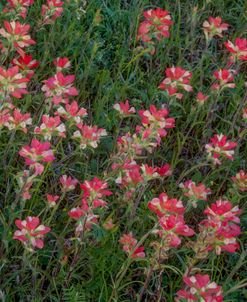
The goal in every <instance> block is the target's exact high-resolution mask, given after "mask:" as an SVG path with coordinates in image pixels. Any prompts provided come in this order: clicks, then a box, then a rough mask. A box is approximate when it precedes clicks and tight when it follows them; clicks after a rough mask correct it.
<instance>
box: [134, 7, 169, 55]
mask: <svg viewBox="0 0 247 302" xmlns="http://www.w3.org/2000/svg"><path fill="white" fill-rule="evenodd" d="M143 16H144V18H145V21H142V22H141V23H140V25H139V28H138V35H137V39H138V40H141V41H142V42H143V43H144V45H145V46H146V47H148V49H149V51H150V53H151V54H154V53H155V46H154V40H158V41H160V40H161V39H162V38H169V36H170V33H169V30H170V26H171V25H172V24H173V22H172V20H171V16H170V14H169V12H168V11H166V10H163V9H161V8H156V9H149V10H147V11H145V12H144V13H143Z"/></svg>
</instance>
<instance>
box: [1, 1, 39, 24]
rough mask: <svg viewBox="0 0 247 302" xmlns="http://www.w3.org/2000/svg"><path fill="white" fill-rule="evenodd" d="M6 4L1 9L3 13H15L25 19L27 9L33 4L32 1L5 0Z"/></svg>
mask: <svg viewBox="0 0 247 302" xmlns="http://www.w3.org/2000/svg"><path fill="white" fill-rule="evenodd" d="M7 2H8V4H7V7H6V8H4V9H3V12H4V13H8V12H15V13H16V14H18V15H20V16H21V17H22V18H23V19H25V18H26V16H27V8H28V7H29V6H31V5H32V4H33V3H34V0H7Z"/></svg>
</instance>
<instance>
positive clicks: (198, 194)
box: [179, 180, 211, 208]
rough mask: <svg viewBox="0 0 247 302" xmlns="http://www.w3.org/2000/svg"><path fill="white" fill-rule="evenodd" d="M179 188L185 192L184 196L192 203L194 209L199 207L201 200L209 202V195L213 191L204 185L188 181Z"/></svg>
mask: <svg viewBox="0 0 247 302" xmlns="http://www.w3.org/2000/svg"><path fill="white" fill-rule="evenodd" d="M179 186H180V188H181V189H182V190H183V192H184V196H186V197H188V198H189V200H190V201H191V202H192V205H193V207H194V208H196V207H197V202H198V201H199V200H203V201H207V199H208V195H209V194H211V190H210V189H208V188H206V187H205V186H204V184H202V183H199V184H198V185H196V183H195V182H194V181H192V180H187V181H185V182H184V183H181V184H180V185H179Z"/></svg>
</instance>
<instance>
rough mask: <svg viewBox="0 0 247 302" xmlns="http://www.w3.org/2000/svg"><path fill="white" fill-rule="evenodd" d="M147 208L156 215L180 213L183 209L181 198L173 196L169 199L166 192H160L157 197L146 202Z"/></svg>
mask: <svg viewBox="0 0 247 302" xmlns="http://www.w3.org/2000/svg"><path fill="white" fill-rule="evenodd" d="M148 208H149V210H150V211H152V212H154V213H155V214H156V215H157V216H158V217H162V216H164V215H169V214H175V215H182V214H183V213H184V211H185V208H184V206H183V203H182V201H181V200H177V199H175V198H172V199H169V197H168V195H167V194H166V193H161V194H160V196H159V198H154V199H152V200H151V201H150V202H149V203H148Z"/></svg>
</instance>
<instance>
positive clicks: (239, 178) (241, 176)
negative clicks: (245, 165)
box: [232, 170, 247, 192]
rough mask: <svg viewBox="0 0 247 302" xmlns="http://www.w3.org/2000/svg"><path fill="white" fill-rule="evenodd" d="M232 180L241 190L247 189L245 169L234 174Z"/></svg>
mask: <svg viewBox="0 0 247 302" xmlns="http://www.w3.org/2000/svg"><path fill="white" fill-rule="evenodd" d="M232 181H233V182H234V184H235V186H236V187H237V188H238V189H239V190H240V191H242V192H246V191H247V173H245V172H244V170H240V171H239V172H238V173H237V174H236V176H233V177H232Z"/></svg>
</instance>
